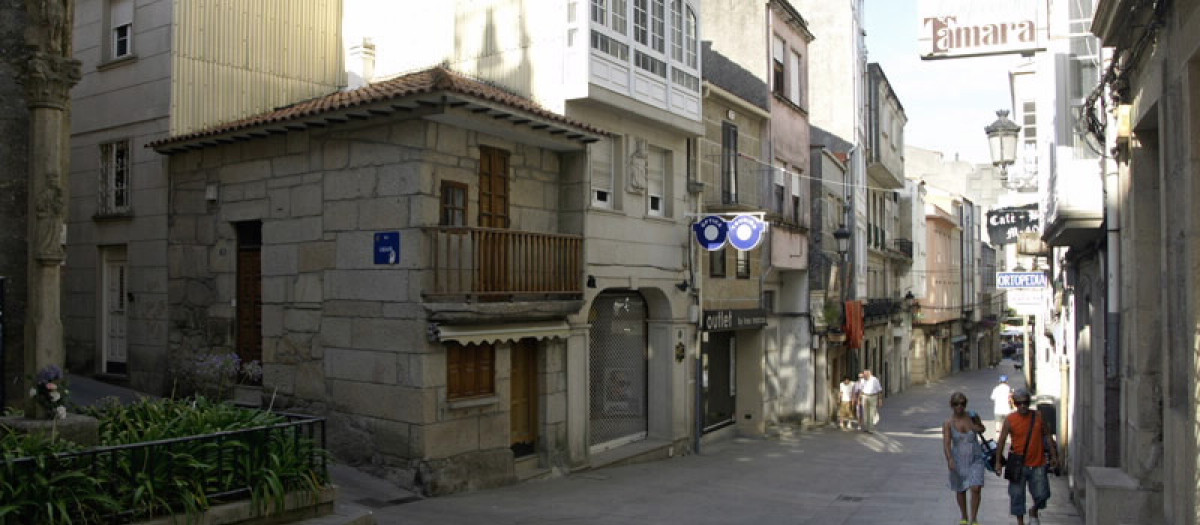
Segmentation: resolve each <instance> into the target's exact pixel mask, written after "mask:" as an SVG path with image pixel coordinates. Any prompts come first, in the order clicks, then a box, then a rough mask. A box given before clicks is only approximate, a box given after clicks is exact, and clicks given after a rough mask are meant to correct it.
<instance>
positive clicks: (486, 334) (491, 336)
mask: <svg viewBox="0 0 1200 525" xmlns="http://www.w3.org/2000/svg"><path fill="white" fill-rule="evenodd" d="M570 333H571V327H570V326H568V325H567V323H566V321H537V322H527V323H505V324H477V325H462V326H444V325H443V326H438V340H440V341H455V342H457V343H461V344H464V345H469V344H479V343H496V342H503V341H519V340H521V339H524V338H526V337H532V338H534V339H548V338H562V339H566V338H567V336H569V335H570Z"/></svg>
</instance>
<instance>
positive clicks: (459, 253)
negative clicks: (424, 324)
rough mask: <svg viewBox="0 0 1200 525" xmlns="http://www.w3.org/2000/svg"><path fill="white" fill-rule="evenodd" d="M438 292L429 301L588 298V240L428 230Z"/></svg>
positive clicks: (429, 291) (520, 233) (430, 291)
mask: <svg viewBox="0 0 1200 525" xmlns="http://www.w3.org/2000/svg"><path fill="white" fill-rule="evenodd" d="M426 231H427V232H428V233H429V237H430V240H431V244H432V246H433V286H432V287H431V288H428V289H426V291H425V295H426V296H467V297H468V298H470V297H476V298H503V297H511V296H514V295H529V296H553V297H552V298H554V299H568V298H575V297H578V296H581V295H582V294H583V237H581V236H578V235H560V234H551V233H534V232H526V231H516V230H506V229H498V228H467V227H458V226H454V227H450V226H441V227H433V228H428V229H427V230H426Z"/></svg>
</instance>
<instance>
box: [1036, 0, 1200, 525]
mask: <svg viewBox="0 0 1200 525" xmlns="http://www.w3.org/2000/svg"><path fill="white" fill-rule="evenodd" d="M1089 4H1090V3H1088V2H1085V3H1083V5H1084V6H1087V5H1089ZM1087 14H1088V13H1087V12H1084V13H1082V14H1081V15H1082V16H1083V17H1085V18H1086V16H1087ZM1198 27H1200V4H1198V3H1197V2H1194V1H1186V2H1152V3H1143V2H1130V1H1125V0H1101V1H1098V2H1095V13H1094V18H1093V20H1092V23H1091V31H1092V33H1093V34H1095V35H1096V36H1098V37H1099V38H1100V41H1101V44H1102V46H1103V47H1104V50H1103V54H1102V55H1101V56H1102V58H1103V59H1104V61H1103V62H1101V67H1100V69H1099V70H1098V71H1097V73H1098V76H1099V77H1100V84H1099V87H1096V88H1094V90H1093V91H1092V92H1091V93H1090V94H1089V96H1087V97H1086V98H1085V99H1084V100H1083V101H1082V102H1083V104H1082V105H1083V107H1084V109H1085V113H1084V114H1085V115H1088V116H1092V117H1095V119H1096V120H1095V121H1092V122H1090V123H1089V125H1088V126H1087V127H1086V129H1087V133H1086V134H1085V135H1084V136H1081V137H1080V140H1088V141H1089V142H1094V143H1100V144H1103V148H1101V149H1100V151H1101V152H1102V153H1103V154H1104V157H1103V158H1102V159H1101V160H1102V162H1101V163H1100V164H1099V166H1100V167H1101V170H1100V171H1099V172H1097V171H1092V172H1090V173H1087V174H1086V175H1085V174H1082V173H1081V174H1080V175H1078V178H1067V179H1060V180H1058V181H1056V182H1057V184H1055V185H1054V186H1052V187H1053V191H1052V193H1051V195H1050V198H1049V199H1050V201H1049V204H1051V205H1053V206H1054V208H1053V209H1052V211H1053V213H1050V214H1049V215H1048V217H1047V228H1046V234H1045V237H1046V240H1047V241H1048V242H1050V243H1052V244H1054V245H1055V246H1060V247H1064V248H1069V251H1067V252H1066V254H1065V255H1066V258H1065V259H1066V260H1065V262H1066V264H1065V267H1066V269H1067V272H1066V281H1065V283H1066V284H1067V285H1069V287H1063V288H1061V291H1062V292H1063V294H1064V295H1061V296H1059V297H1057V298H1056V299H1058V303H1059V305H1061V309H1060V310H1059V312H1058V313H1059V314H1060V315H1062V316H1063V317H1062V318H1063V320H1064V322H1065V323H1067V324H1068V326H1069V328H1070V330H1069V331H1068V332H1067V334H1069V336H1070V337H1071V338H1072V343H1073V344H1072V345H1071V346H1070V347H1069V348H1071V349H1072V350H1073V352H1072V356H1071V357H1072V358H1073V362H1074V367H1073V370H1072V373H1073V377H1072V380H1071V381H1072V384H1073V385H1074V392H1073V397H1072V399H1071V405H1072V408H1073V410H1074V412H1073V414H1072V419H1071V425H1072V427H1073V430H1074V432H1073V434H1072V437H1071V440H1070V443H1069V446H1070V465H1069V466H1070V469H1071V471H1072V472H1071V475H1072V476H1073V481H1074V483H1073V485H1072V487H1073V496H1074V497H1076V498H1078V499H1079V500H1080V501H1082V502H1083V504H1082V505H1081V507H1082V508H1083V510H1084V515H1085V518H1086V520H1087V523H1089V524H1110V523H1111V524H1117V523H1162V524H1168V525H1196V524H1197V523H1200V501H1198V498H1200V492H1198V491H1197V487H1198V486H1200V463H1198V461H1197V458H1200V451H1198V448H1200V445H1198V443H1200V411H1198V410H1197V407H1198V406H1200V404H1198V403H1197V399H1198V394H1197V393H1198V392H1200V378H1198V376H1197V373H1196V370H1197V366H1198V365H1197V362H1198V360H1200V355H1198V354H1197V351H1196V349H1197V348H1198V346H1200V332H1197V330H1196V327H1197V326H1198V323H1200V294H1197V293H1196V290H1197V288H1198V284H1197V281H1198V280H1200V271H1198V270H1197V265H1196V261H1197V257H1198V254H1200V242H1198V240H1197V232H1200V214H1198V213H1197V209H1196V205H1195V203H1196V198H1197V197H1200V187H1198V186H1197V184H1196V181H1197V180H1198V179H1197V174H1198V172H1200V165H1198V164H1197V158H1198V157H1197V151H1196V148H1197V143H1198V142H1197V139H1198V138H1200V137H1198V135H1200V133H1198V132H1197V130H1198V129H1200V88H1198V87H1197V85H1196V78H1197V73H1198V69H1197V64H1198V63H1200V52H1198V51H1197V50H1198V49H1200V32H1197V30H1196V28H1198ZM1083 65H1087V63H1086V62H1084V63H1083ZM1098 175H1099V176H1098ZM1083 177H1087V179H1086V180H1087V181H1088V182H1087V184H1090V185H1097V184H1100V183H1101V181H1103V189H1104V192H1103V195H1104V200H1103V201H1102V205H1101V206H1100V207H1099V209H1098V210H1097V204H1100V203H1097V202H1096V200H1095V199H1090V200H1082V199H1079V197H1080V196H1079V195H1077V194H1075V188H1076V187H1077V185H1078V184H1081V183H1079V182H1075V181H1079V180H1085V179H1083ZM1096 211H1100V212H1101V213H1102V217H1103V223H1102V224H1101V225H1099V226H1096V225H1095V224H1094V222H1092V223H1091V224H1089V223H1090V222H1091V221H1093V220H1094V217H1095V216H1096V213H1095V212H1096ZM1089 226H1092V227H1091V228H1089Z"/></svg>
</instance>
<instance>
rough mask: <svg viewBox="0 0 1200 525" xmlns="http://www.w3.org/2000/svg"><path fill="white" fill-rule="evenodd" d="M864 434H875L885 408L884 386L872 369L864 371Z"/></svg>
mask: <svg viewBox="0 0 1200 525" xmlns="http://www.w3.org/2000/svg"><path fill="white" fill-rule="evenodd" d="M862 399H863V421H862V423H863V432H874V431H875V425H876V424H877V423H879V409H881V408H883V385H882V384H881V383H880V382H879V378H877V377H875V374H872V373H871V370H870V369H867V370H863V387H862Z"/></svg>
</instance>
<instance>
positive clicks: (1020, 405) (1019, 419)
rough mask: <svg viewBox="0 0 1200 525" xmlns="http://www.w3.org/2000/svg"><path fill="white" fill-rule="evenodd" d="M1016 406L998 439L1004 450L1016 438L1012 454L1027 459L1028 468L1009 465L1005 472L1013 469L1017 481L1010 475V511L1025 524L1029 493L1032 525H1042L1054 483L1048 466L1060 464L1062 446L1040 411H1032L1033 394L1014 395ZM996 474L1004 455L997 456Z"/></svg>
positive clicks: (998, 471)
mask: <svg viewBox="0 0 1200 525" xmlns="http://www.w3.org/2000/svg"><path fill="white" fill-rule="evenodd" d="M1013 405H1015V406H1016V407H1017V411H1016V412H1013V413H1011V414H1009V415H1008V417H1006V418H1004V424H1003V426H1001V427H1000V438H999V439H997V442H998V443H997V447H996V450H1000V451H1003V450H1004V444H1005V443H1006V442H1007V441H1008V437H1009V435H1012V436H1013V442H1012V452H1015V453H1017V454H1022V455H1024V456H1025V462H1024V463H1025V464H1024V465H1012V464H1009V465H1006V466H1005V467H1004V469H1005V470H1013V472H1012V473H1015V474H1016V477H1017V480H1016V481H1014V480H1013V479H1012V478H1013V476H1010V475H1008V474H1010V473H1007V472H1006V475H1005V478H1009V481H1008V502H1009V512H1010V513H1011V514H1012V515H1013V516H1016V517H1017V525H1025V490H1026V487H1028V489H1029V495H1031V496H1033V506H1032V507H1029V525H1041V520H1039V519H1038V511H1039V510H1041V509H1044V508H1046V502H1047V501H1049V500H1050V480H1049V479H1047V478H1046V466H1047V463H1048V464H1049V465H1051V466H1057V465H1058V444H1057V443H1055V441H1054V436H1053V435H1052V434H1050V433H1049V432H1047V431H1046V420H1045V419H1044V418H1043V417H1042V416H1041V415H1040V414H1038V413H1037V412H1036V411H1033V410H1030V409H1029V391H1028V390H1025V389H1024V388H1022V389H1018V390H1017V391H1016V392H1014V393H1013ZM995 467H996V469H995V471H996V474H997V475H999V474H1000V472H1001V470H1002V469H1001V468H1000V455H999V454H997V455H996V465H995Z"/></svg>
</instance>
